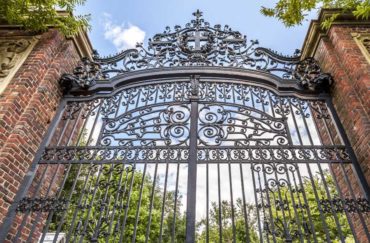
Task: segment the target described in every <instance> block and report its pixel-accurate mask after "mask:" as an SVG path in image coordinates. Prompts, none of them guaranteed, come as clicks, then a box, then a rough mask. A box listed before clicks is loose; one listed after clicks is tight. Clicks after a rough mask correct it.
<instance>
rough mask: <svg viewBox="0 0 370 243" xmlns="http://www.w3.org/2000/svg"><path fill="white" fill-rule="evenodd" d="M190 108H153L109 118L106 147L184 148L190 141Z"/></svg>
mask: <svg viewBox="0 0 370 243" xmlns="http://www.w3.org/2000/svg"><path fill="white" fill-rule="evenodd" d="M189 119H190V110H189V107H188V105H171V106H153V107H148V108H144V109H140V110H135V111H132V112H128V113H125V114H123V115H122V116H119V117H117V118H115V119H105V121H104V124H103V128H102V133H101V139H100V143H101V145H104V146H111V145H119V146H139V145H140V146H155V145H184V144H186V142H187V141H188V139H189V132H190V131H189Z"/></svg>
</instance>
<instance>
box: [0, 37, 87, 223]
mask: <svg viewBox="0 0 370 243" xmlns="http://www.w3.org/2000/svg"><path fill="white" fill-rule="evenodd" d="M20 34H24V33H21V32H20V31H13V32H12V31H9V30H4V31H0V36H5V35H6V36H8V37H9V36H11V35H20ZM79 59H80V55H79V53H78V51H77V50H76V47H75V45H74V44H73V42H72V40H67V39H66V38H65V37H64V36H63V35H62V34H60V33H59V32H58V31H56V30H49V31H48V32H46V33H44V34H42V35H41V37H40V39H39V41H38V43H37V44H36V46H35V47H34V49H33V50H32V52H31V53H30V55H29V56H28V57H27V59H26V61H25V62H24V64H23V65H22V67H21V68H20V69H19V70H18V71H17V73H16V75H15V76H14V77H13V79H12V80H11V82H10V83H9V85H8V86H7V88H6V89H5V91H4V92H3V93H2V94H1V97H0V225H1V224H2V223H3V220H4V217H5V215H6V214H7V211H8V208H9V206H10V203H11V202H12V201H13V199H14V196H15V194H16V192H17V190H18V188H19V186H20V183H21V181H22V179H23V177H24V175H25V173H26V172H27V171H28V169H29V166H30V164H31V163H32V160H33V158H34V156H35V153H36V151H37V149H38V147H39V145H40V143H41V141H42V139H43V138H44V135H45V132H46V130H47V129H48V127H49V124H50V121H51V120H52V119H53V117H54V115H55V111H56V108H57V107H58V105H59V102H60V99H61V95H62V94H61V91H60V88H59V85H58V80H59V78H60V76H61V74H63V73H65V72H71V71H72V69H73V68H74V67H75V66H76V64H77V61H78V60H79ZM52 174H53V173H50V177H51V176H52Z"/></svg>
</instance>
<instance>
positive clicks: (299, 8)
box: [261, 0, 370, 28]
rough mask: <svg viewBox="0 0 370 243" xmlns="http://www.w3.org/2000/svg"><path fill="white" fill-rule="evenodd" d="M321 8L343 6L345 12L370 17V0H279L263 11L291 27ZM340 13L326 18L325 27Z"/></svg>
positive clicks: (263, 8)
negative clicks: (309, 13)
mask: <svg viewBox="0 0 370 243" xmlns="http://www.w3.org/2000/svg"><path fill="white" fill-rule="evenodd" d="M320 8H341V9H342V11H343V12H348V11H351V12H352V13H353V14H354V16H356V17H357V18H361V19H369V16H370V0H278V1H277V2H276V4H275V6H274V7H272V8H269V7H262V8H261V13H262V14H263V15H265V16H269V17H275V18H277V19H278V20H280V21H282V22H283V23H284V24H285V25H286V26H288V27H289V26H294V25H298V24H302V22H303V21H304V20H305V18H306V16H307V14H308V12H310V11H312V10H315V9H320ZM339 14H340V13H337V14H334V15H333V16H331V17H330V18H328V19H326V20H325V21H324V22H323V27H325V28H328V27H329V26H330V25H331V23H332V22H333V21H334V20H335V19H336V18H337V17H338V16H339Z"/></svg>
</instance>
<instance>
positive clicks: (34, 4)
mask: <svg viewBox="0 0 370 243" xmlns="http://www.w3.org/2000/svg"><path fill="white" fill-rule="evenodd" d="M84 3H85V0H0V19H1V20H2V21H5V22H7V23H9V24H14V25H21V26H23V27H24V28H25V29H26V30H30V31H35V32H41V31H45V30H47V29H48V27H49V26H53V27H55V28H57V29H59V30H61V31H62V32H63V33H64V34H65V35H66V36H71V35H74V34H76V33H77V32H78V30H79V29H80V28H90V26H89V19H90V16H89V15H78V16H73V14H72V13H73V11H74V10H75V9H76V7H77V6H79V5H83V4H84Z"/></svg>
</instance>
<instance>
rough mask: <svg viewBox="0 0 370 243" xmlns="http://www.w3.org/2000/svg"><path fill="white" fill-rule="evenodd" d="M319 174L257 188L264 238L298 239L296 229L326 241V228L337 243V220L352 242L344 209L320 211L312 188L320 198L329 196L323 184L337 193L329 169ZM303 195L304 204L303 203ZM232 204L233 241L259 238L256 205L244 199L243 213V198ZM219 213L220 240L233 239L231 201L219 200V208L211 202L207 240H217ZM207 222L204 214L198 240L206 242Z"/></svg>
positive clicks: (305, 236) (335, 195) (332, 193)
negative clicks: (294, 183)
mask: <svg viewBox="0 0 370 243" xmlns="http://www.w3.org/2000/svg"><path fill="white" fill-rule="evenodd" d="M322 175H323V176H321V175H320V174H319V173H317V174H316V175H314V176H313V178H311V179H312V180H311V179H309V178H303V180H302V185H303V186H299V187H297V188H295V187H294V186H292V185H291V186H290V187H289V186H288V185H287V184H285V185H281V186H279V187H276V185H277V184H275V186H272V187H271V186H270V187H269V189H268V190H262V191H260V192H261V193H262V195H263V196H262V198H260V200H259V205H260V207H259V219H260V221H261V230H262V232H261V233H262V236H261V237H262V238H263V239H264V242H278V243H285V242H286V240H287V238H289V237H290V238H291V240H292V242H300V238H299V237H300V236H299V233H300V234H302V237H303V239H305V240H308V239H309V240H310V241H312V242H313V241H314V233H315V238H316V239H317V241H318V242H327V235H326V232H328V234H329V237H330V240H331V242H333V243H339V242H341V240H340V237H339V236H340V232H339V227H338V225H337V222H338V223H339V225H340V229H341V233H342V235H343V236H344V238H345V240H346V242H348V243H350V242H354V238H353V234H352V231H351V228H350V226H349V224H348V221H347V217H346V215H345V213H344V212H334V213H333V212H332V211H331V210H329V211H325V212H322V213H320V210H319V204H318V202H317V198H316V196H315V191H316V194H317V195H318V197H319V200H322V199H324V200H327V199H328V195H327V191H326V188H327V189H328V192H329V194H330V197H331V198H332V199H334V198H338V197H339V195H338V192H337V189H336V187H335V182H334V180H333V178H332V176H331V175H330V173H329V171H324V172H323V174H322ZM323 177H324V178H325V183H324V181H323ZM325 184H326V186H325ZM303 189H304V190H303ZM314 190H315V191H314ZM267 195H268V198H267ZM304 196H305V198H306V201H307V204H305V199H304ZM262 205H264V206H262ZM267 205H269V206H267ZM265 206H266V207H265ZM327 206H328V205H327ZM233 207H234V224H235V240H236V242H248V241H247V237H249V242H251V243H256V242H260V236H259V234H258V222H257V208H256V206H255V205H252V204H249V203H246V205H245V209H246V210H245V213H244V210H243V207H244V206H243V203H242V200H241V199H240V198H238V199H237V200H236V203H234V205H233ZM322 207H325V206H322ZM220 213H221V229H222V242H233V226H232V218H233V217H232V205H231V203H230V201H226V200H224V201H222V202H221V211H220V207H219V205H218V203H216V202H211V207H210V210H209V223H208V224H209V226H208V230H209V231H208V237H209V242H220V237H219V234H220V232H221V231H220V225H219V219H220ZM334 214H335V216H336V219H337V222H336V220H335V217H334ZM246 222H247V223H248V225H246ZM272 224H273V225H272ZM206 225H207V222H206V218H203V219H201V220H200V221H199V222H198V223H197V227H198V234H197V242H206V237H207V236H206V234H207V233H206ZM284 225H286V226H284ZM246 228H248V235H247V234H246ZM273 231H274V232H275V233H274V236H273V235H272V232H273Z"/></svg>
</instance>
